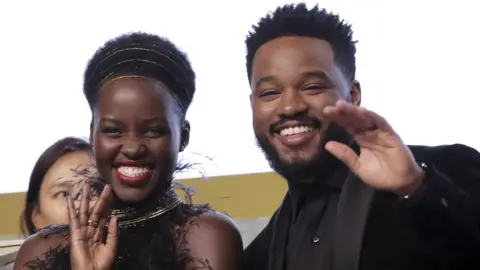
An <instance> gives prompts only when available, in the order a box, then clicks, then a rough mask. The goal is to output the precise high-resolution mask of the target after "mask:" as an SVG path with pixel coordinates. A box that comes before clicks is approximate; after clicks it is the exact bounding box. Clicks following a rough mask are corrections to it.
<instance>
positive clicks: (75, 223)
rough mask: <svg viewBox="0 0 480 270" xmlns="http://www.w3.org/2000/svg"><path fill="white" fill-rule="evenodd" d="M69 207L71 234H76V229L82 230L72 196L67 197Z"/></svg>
mask: <svg viewBox="0 0 480 270" xmlns="http://www.w3.org/2000/svg"><path fill="white" fill-rule="evenodd" d="M67 207H68V222H69V224H70V234H72V235H73V234H74V233H75V232H76V231H78V230H80V222H79V220H78V216H77V211H76V210H75V207H74V206H73V201H72V197H70V196H68V197H67Z"/></svg>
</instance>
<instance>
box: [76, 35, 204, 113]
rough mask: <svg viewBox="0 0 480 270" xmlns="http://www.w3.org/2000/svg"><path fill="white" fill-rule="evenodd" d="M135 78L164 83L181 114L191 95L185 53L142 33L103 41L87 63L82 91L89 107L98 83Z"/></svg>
mask: <svg viewBox="0 0 480 270" xmlns="http://www.w3.org/2000/svg"><path fill="white" fill-rule="evenodd" d="M125 75H137V76H143V77H148V78H151V79H154V80H157V81H160V82H162V83H164V84H165V85H166V86H167V87H168V88H169V90H170V92H171V94H172V95H173V96H174V97H175V98H176V99H177V101H178V104H179V106H180V108H181V110H182V113H183V114H185V113H186V111H187V109H188V107H189V106H190V104H191V103H192V100H193V96H194V94H195V72H194V71H193V69H192V66H191V64H190V61H189V59H188V57H187V55H186V53H184V52H182V51H181V50H180V49H179V48H177V46H175V44H173V43H172V42H170V41H169V40H168V39H166V38H164V37H160V36H157V35H153V34H147V33H143V32H134V33H129V34H124V35H121V36H118V37H116V38H114V39H111V40H109V41H107V42H106V43H105V44H104V45H103V46H102V47H101V48H99V49H98V50H97V51H96V52H95V54H94V55H93V57H92V58H91V59H90V61H89V62H88V65H87V68H86V70H85V74H84V81H83V92H84V94H85V97H86V98H87V101H88V103H89V105H90V107H92V106H93V105H94V103H95V101H96V98H97V96H98V90H99V88H100V87H101V86H102V84H103V83H104V82H106V81H108V80H111V79H114V78H115V77H119V76H125Z"/></svg>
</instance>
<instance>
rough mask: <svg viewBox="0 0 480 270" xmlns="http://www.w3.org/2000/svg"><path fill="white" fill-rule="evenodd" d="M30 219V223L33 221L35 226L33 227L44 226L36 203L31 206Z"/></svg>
mask: <svg viewBox="0 0 480 270" xmlns="http://www.w3.org/2000/svg"><path fill="white" fill-rule="evenodd" d="M31 219H32V223H33V226H34V227H35V229H38V228H43V227H45V226H44V225H45V224H44V222H43V217H42V215H41V213H40V210H39V209H38V205H35V206H34V207H33V210H32V216H31Z"/></svg>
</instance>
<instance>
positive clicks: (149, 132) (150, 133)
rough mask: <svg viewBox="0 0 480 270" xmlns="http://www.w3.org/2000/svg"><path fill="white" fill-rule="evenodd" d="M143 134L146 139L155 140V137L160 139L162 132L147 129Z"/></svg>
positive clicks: (155, 129)
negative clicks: (151, 138)
mask: <svg viewBox="0 0 480 270" xmlns="http://www.w3.org/2000/svg"><path fill="white" fill-rule="evenodd" d="M145 134H146V135H147V136H148V137H153V138H156V137H160V136H161V135H162V130H160V129H159V128H148V129H147V130H146V132H145Z"/></svg>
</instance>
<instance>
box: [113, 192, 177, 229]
mask: <svg viewBox="0 0 480 270" xmlns="http://www.w3.org/2000/svg"><path fill="white" fill-rule="evenodd" d="M181 203H182V200H180V198H179V197H178V196H177V194H176V193H175V190H174V189H173V187H170V188H169V189H167V190H166V191H165V193H164V194H163V195H162V197H161V198H159V199H158V200H157V204H156V205H155V207H154V209H153V211H152V210H147V209H145V211H142V210H141V209H138V208H135V207H126V208H122V209H113V210H112V211H111V215H113V216H116V217H117V220H118V228H127V227H136V226H139V225H140V226H141V225H143V224H144V223H145V221H147V220H149V219H152V218H155V217H158V216H161V215H163V214H165V213H167V212H169V211H170V210H172V209H173V208H175V207H176V206H178V205H179V204H181Z"/></svg>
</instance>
